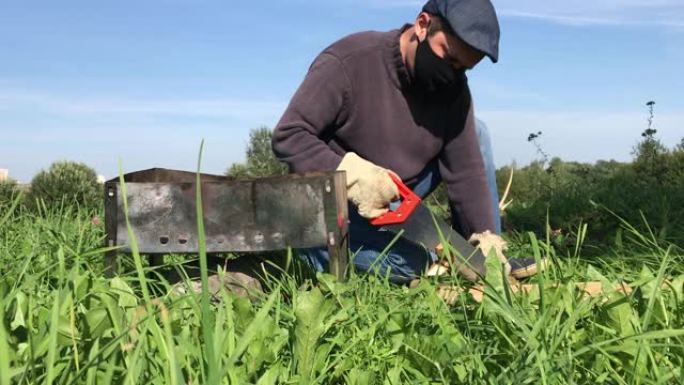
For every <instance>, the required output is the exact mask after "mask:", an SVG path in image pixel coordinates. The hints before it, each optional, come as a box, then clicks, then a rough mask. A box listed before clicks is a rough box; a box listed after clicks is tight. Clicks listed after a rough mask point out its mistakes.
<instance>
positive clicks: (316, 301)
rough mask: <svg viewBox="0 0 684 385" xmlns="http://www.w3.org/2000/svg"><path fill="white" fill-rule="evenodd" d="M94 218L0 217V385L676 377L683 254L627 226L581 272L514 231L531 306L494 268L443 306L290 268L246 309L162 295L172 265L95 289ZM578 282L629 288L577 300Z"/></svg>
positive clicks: (138, 266) (425, 291) (424, 287)
mask: <svg viewBox="0 0 684 385" xmlns="http://www.w3.org/2000/svg"><path fill="white" fill-rule="evenodd" d="M91 214H92V213H88V212H81V211H78V210H74V209H70V208H69V207H62V208H60V209H54V210H52V211H51V210H49V209H47V210H45V211H44V212H42V213H41V214H40V215H38V214H32V213H30V212H28V211H26V210H24V209H23V208H22V207H21V206H17V205H12V204H7V205H2V206H0V277H1V278H0V320H1V321H2V323H0V385H7V384H43V383H59V384H81V383H86V384H112V383H114V384H122V383H123V384H185V383H193V384H197V383H210V382H211V383H221V384H280V383H287V384H404V383H405V384H459V383H463V384H594V383H605V384H681V383H684V372H683V371H682V366H683V365H684V301H683V298H684V297H683V296H684V275H682V273H683V271H682V270H683V268H682V261H683V257H682V255H679V254H678V251H677V249H675V248H672V247H670V246H669V245H662V244H658V243H657V241H655V239H656V238H655V237H653V236H651V235H650V234H648V233H647V234H640V233H637V232H635V231H634V229H632V228H630V227H629V224H624V233H625V237H624V240H623V242H622V244H621V246H620V249H619V250H617V249H616V250H614V252H612V253H608V254H605V255H602V256H601V258H594V259H592V260H590V261H587V260H585V259H584V257H583V247H582V245H581V241H578V244H577V247H575V248H571V249H572V250H573V252H572V253H570V254H568V255H557V254H556V251H555V250H554V248H553V241H552V239H544V240H538V239H536V238H535V237H533V236H530V235H528V234H517V235H515V234H514V235H512V239H513V242H514V248H513V249H514V253H520V254H527V255H535V256H538V257H541V256H547V257H550V258H551V259H552V260H553V266H552V267H551V268H550V269H549V270H548V271H547V272H545V274H544V275H542V276H539V277H538V278H536V279H534V280H532V281H531V283H541V282H543V285H541V286H542V287H543V290H539V291H537V292H535V293H532V294H530V295H526V296H519V295H513V294H511V293H510V292H509V290H508V288H507V286H506V284H505V282H504V280H503V279H502V277H501V276H500V275H497V274H498V271H497V270H496V268H492V269H490V272H489V274H488V277H487V281H488V282H489V284H490V286H489V287H488V288H487V289H486V297H485V300H484V301H483V302H482V303H476V302H474V301H473V300H472V298H470V297H468V295H467V294H463V295H462V296H460V297H459V298H458V300H457V301H456V304H455V305H453V306H447V305H446V304H445V303H444V302H443V301H442V300H441V299H440V298H439V297H438V296H437V295H436V289H435V286H436V284H437V282H434V281H429V280H426V281H424V282H422V283H421V284H420V285H419V286H418V287H417V288H415V289H409V288H407V287H403V286H396V285H392V284H389V283H388V282H387V281H386V280H385V279H382V278H376V277H372V276H363V275H356V274H352V275H351V276H350V278H349V280H348V282H345V283H341V282H337V281H335V280H334V279H333V277H332V276H329V275H326V274H319V275H318V276H316V277H311V276H308V275H306V274H303V273H300V270H302V269H303V268H304V267H303V266H301V265H300V264H298V263H297V262H296V258H295V261H294V263H293V266H292V267H291V268H289V269H288V270H287V271H286V273H285V274H283V275H281V276H277V277H271V278H269V282H268V285H267V286H268V287H269V290H267V292H266V294H264V295H263V296H262V297H260V298H258V299H257V300H256V301H255V302H250V301H249V300H247V299H245V298H241V297H236V296H234V295H233V294H231V293H229V292H226V291H223V292H222V293H221V294H220V300H219V301H212V302H210V301H208V296H207V295H206V292H205V293H204V295H186V296H178V295H171V294H169V291H170V290H169V289H170V285H169V283H168V282H166V281H165V280H164V278H163V275H161V274H157V273H159V272H160V271H163V270H164V269H172V268H175V267H178V266H179V265H180V262H178V261H174V262H171V261H169V262H168V263H169V266H166V267H164V268H162V269H161V270H160V269H156V270H154V271H152V270H151V268H150V267H149V266H148V264H147V262H146V261H145V258H144V257H143V256H140V255H139V253H137V254H136V255H133V256H132V257H129V260H130V261H131V262H127V263H125V264H124V265H125V266H124V269H122V273H121V275H119V276H117V277H114V278H105V276H104V275H103V274H102V268H103V267H102V259H103V255H104V251H105V248H104V247H102V244H103V239H104V233H103V228H102V227H101V226H98V225H93V224H92V223H91V221H90V216H91ZM200 225H201V224H200ZM580 230H581V231H578V234H579V236H578V237H577V238H578V239H580V240H581V239H582V233H583V232H586V231H591V228H590V227H589V229H586V228H584V227H582V228H581V229H580ZM176 259H177V258H176ZM202 259H204V262H203V263H202V270H203V273H202V275H203V277H202V278H203V279H202V280H203V281H204V280H205V279H206V277H205V274H206V269H207V262H206V256H205V255H202V256H201V258H200V261H201V260H202ZM171 265H173V266H171ZM583 280H598V281H602V282H604V283H605V284H610V283H615V282H618V281H626V282H628V283H630V285H632V287H633V289H634V291H633V292H632V293H631V294H630V295H629V296H624V295H622V294H620V293H617V292H610V291H609V292H607V293H606V294H605V295H604V296H602V297H597V298H588V297H585V296H582V295H581V294H580V293H579V292H578V291H577V290H576V289H575V283H576V282H579V281H583ZM441 283H452V284H454V285H462V284H463V283H462V282H460V281H458V279H457V278H456V277H447V278H446V279H444V280H443V281H442V282H441ZM205 286H206V283H205ZM207 314H209V315H207Z"/></svg>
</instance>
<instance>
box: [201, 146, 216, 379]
mask: <svg viewBox="0 0 684 385" xmlns="http://www.w3.org/2000/svg"><path fill="white" fill-rule="evenodd" d="M203 150H204V139H203V140H202V143H200V150H199V157H198V159H197V179H196V185H197V186H196V189H197V190H196V193H197V195H196V201H195V206H196V208H197V211H196V213H197V244H198V246H199V262H200V276H201V280H202V295H201V307H202V335H203V336H204V354H205V359H206V361H207V382H206V383H207V384H217V383H218V381H219V370H218V361H217V359H216V352H215V350H214V314H213V313H212V312H211V309H210V307H209V274H208V268H207V244H206V236H205V234H204V210H203V209H202V178H201V176H200V171H201V169H202V152H203Z"/></svg>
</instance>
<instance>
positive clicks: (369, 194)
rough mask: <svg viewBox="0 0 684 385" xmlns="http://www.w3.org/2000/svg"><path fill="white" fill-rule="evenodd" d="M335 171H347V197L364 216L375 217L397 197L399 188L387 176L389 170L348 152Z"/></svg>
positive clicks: (386, 208) (384, 211)
mask: <svg viewBox="0 0 684 385" xmlns="http://www.w3.org/2000/svg"><path fill="white" fill-rule="evenodd" d="M337 171H346V173H347V198H348V199H349V200H350V201H352V203H354V204H355V205H356V207H357V208H358V209H359V214H360V215H361V216H362V217H364V218H368V219H371V218H375V217H378V216H380V215H382V214H384V213H386V212H387V211H388V210H389V203H390V202H391V201H393V200H396V199H398V198H399V189H398V188H397V185H396V184H394V182H393V181H392V179H391V178H390V176H389V173H390V172H391V171H389V170H387V169H384V168H382V167H379V166H376V165H375V164H373V163H371V162H369V161H367V160H365V159H363V158H361V157H360V156H358V155H356V153H353V152H348V153H347V154H346V155H345V156H344V157H343V158H342V162H341V163H340V165H339V166H338V167H337Z"/></svg>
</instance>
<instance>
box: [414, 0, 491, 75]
mask: <svg viewBox="0 0 684 385" xmlns="http://www.w3.org/2000/svg"><path fill="white" fill-rule="evenodd" d="M423 12H427V13H430V14H433V15H438V16H441V17H442V18H444V20H446V21H447V22H449V26H451V29H452V30H453V31H454V33H455V34H456V36H458V37H459V38H461V39H462V40H463V41H465V42H466V43H468V45H470V46H472V47H473V48H475V49H477V50H479V51H482V52H483V53H484V54H485V55H487V56H489V58H490V59H491V60H492V62H494V63H496V62H497V61H498V60H499V35H500V32H499V20H498V19H497V17H496V11H494V6H493V5H492V3H491V1H490V0H428V2H427V3H426V4H425V5H424V6H423Z"/></svg>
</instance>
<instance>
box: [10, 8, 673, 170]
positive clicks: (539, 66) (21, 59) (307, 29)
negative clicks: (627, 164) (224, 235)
mask: <svg viewBox="0 0 684 385" xmlns="http://www.w3.org/2000/svg"><path fill="white" fill-rule="evenodd" d="M494 4H495V6H496V7H497V9H498V12H499V16H500V21H501V27H502V41H501V54H500V61H499V63H498V64H496V65H494V64H491V63H490V62H484V61H483V62H482V64H480V65H479V66H478V67H477V68H475V69H474V70H473V71H471V72H470V75H469V77H470V84H471V88H472V91H473V95H474V98H475V108H476V111H477V115H478V116H479V117H480V118H481V119H483V120H484V121H485V122H486V123H487V124H488V126H489V129H490V132H491V135H492V141H493V145H494V156H495V159H496V163H497V164H498V165H504V164H508V163H511V162H512V161H516V162H517V163H518V164H519V165H524V164H526V163H528V162H529V161H530V160H531V159H533V158H535V157H536V154H535V149H534V147H533V146H532V145H531V144H530V143H527V141H526V138H527V135H528V134H529V133H530V132H536V131H543V135H542V137H541V145H542V146H543V147H544V149H545V150H546V152H548V153H550V154H551V155H552V156H560V157H561V158H563V159H568V160H570V159H572V160H579V161H587V162H591V161H595V160H597V159H617V160H629V159H630V151H631V148H632V146H633V145H634V144H635V143H636V142H637V140H638V138H639V134H640V133H641V131H642V130H643V129H644V128H645V121H646V116H647V109H646V106H645V103H646V102H647V101H649V100H655V101H656V105H655V112H656V117H655V128H657V129H658V135H659V137H660V139H661V140H662V141H663V142H664V143H665V144H666V145H668V146H672V145H674V144H676V143H678V142H679V140H680V139H681V138H682V137H684V98H683V97H682V96H681V95H680V92H682V90H684V80H682V79H683V78H684V77H683V76H682V74H681V68H684V66H683V65H682V63H683V62H684V49H682V47H684V2H683V1H681V0H651V1H648V2H646V1H642V0H638V1H637V0H593V1H591V2H588V1H584V0H582V1H569V0H565V1H555V0H554V1H548V0H546V1H544V0H498V1H496V0H495V1H494ZM421 5H422V1H411V0H399V1H389V0H366V1H362V0H330V1H315V0H293V1H260V2H255V1H245V2H241V1H228V0H224V1H218V0H155V1H152V0H150V1H140V0H138V1H129V0H118V1H69V0H62V1H32V0H21V1H12V0H0V135H1V136H0V168H8V169H9V170H10V176H11V177H13V178H15V179H19V180H21V181H25V182H27V181H29V180H30V179H31V177H32V176H33V175H34V174H35V173H36V172H37V171H39V170H40V169H41V168H47V167H48V166H49V165H50V163H51V162H52V161H55V160H59V159H69V160H75V161H82V162H86V163H87V164H89V165H91V166H93V167H94V168H95V169H96V170H97V171H98V173H100V174H103V175H105V176H107V177H112V176H114V175H115V174H116V173H117V167H118V166H117V164H118V160H119V159H122V161H123V165H124V169H125V170H126V171H133V170H138V169H143V168H149V167H168V168H179V169H187V170H192V169H194V167H195V165H196V161H197V160H196V159H197V153H198V149H199V144H200V141H201V139H202V138H204V139H205V141H206V143H205V156H204V160H203V164H204V170H205V171H207V172H214V173H221V172H223V171H224V170H225V169H226V168H227V167H228V166H229V165H230V164H231V163H233V162H237V161H242V160H243V159H244V149H245V145H246V142H247V138H248V133H249V129H250V128H254V127H258V126H262V125H266V126H270V127H272V126H273V125H274V124H275V123H276V122H277V120H278V118H279V117H280V115H281V113H282V111H283V109H284V108H285V106H286V104H287V102H288V100H289V98H290V96H291V95H292V94H293V92H294V91H295V89H296V87H297V86H298V85H299V82H300V81H301V79H302V77H303V76H304V74H305V72H306V70H307V67H308V65H309V64H310V62H311V61H312V60H313V58H314V57H315V55H316V54H317V53H318V52H320V51H321V50H322V49H323V48H325V47H326V46H327V45H328V44H330V43H332V42H333V41H335V40H337V39H338V38H341V37H343V36H344V35H346V34H349V33H353V32H357V31H361V30H371V29H374V30H389V29H393V28H398V27H399V26H401V25H402V24H403V23H404V22H410V21H412V20H413V19H414V18H415V15H416V14H417V12H418V10H419V9H420V6H421Z"/></svg>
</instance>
